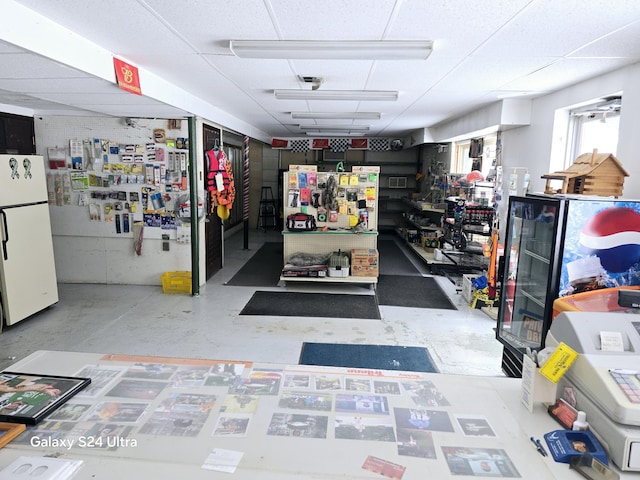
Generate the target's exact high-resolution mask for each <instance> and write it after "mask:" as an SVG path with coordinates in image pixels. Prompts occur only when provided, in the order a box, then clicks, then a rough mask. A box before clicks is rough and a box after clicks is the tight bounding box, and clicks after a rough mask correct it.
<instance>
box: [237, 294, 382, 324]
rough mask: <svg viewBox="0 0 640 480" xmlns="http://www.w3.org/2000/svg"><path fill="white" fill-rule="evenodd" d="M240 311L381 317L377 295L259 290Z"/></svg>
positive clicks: (289, 315)
mask: <svg viewBox="0 0 640 480" xmlns="http://www.w3.org/2000/svg"><path fill="white" fill-rule="evenodd" d="M240 315H271V316H275V317H328V318H367V319H380V310H378V303H377V301H376V297H375V296H374V295H342V294H336V293H298V292H265V291H260V290H258V291H257V292H255V293H254V294H253V296H252V297H251V299H250V300H249V302H248V303H247V304H246V305H245V306H244V308H243V309H242V311H241V312H240Z"/></svg>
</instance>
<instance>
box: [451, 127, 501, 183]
mask: <svg viewBox="0 0 640 480" xmlns="http://www.w3.org/2000/svg"><path fill="white" fill-rule="evenodd" d="M496 145H497V136H496V135H489V136H486V137H484V138H483V149H482V161H481V165H480V168H479V169H478V168H474V167H477V166H478V165H477V162H476V165H474V160H475V159H473V158H470V157H469V151H470V150H471V139H469V140H464V141H462V142H456V144H455V147H456V153H455V158H454V161H453V167H452V169H451V171H452V172H454V173H469V172H471V171H472V170H476V169H477V170H480V171H481V172H482V175H483V176H484V177H485V178H486V177H487V175H488V174H489V172H490V170H491V167H492V166H494V163H495V161H496Z"/></svg>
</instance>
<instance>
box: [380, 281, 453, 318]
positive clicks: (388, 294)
mask: <svg viewBox="0 0 640 480" xmlns="http://www.w3.org/2000/svg"><path fill="white" fill-rule="evenodd" d="M376 295H377V296H378V304H380V305H390V306H396V307H409V308H412V307H413V308H441V309H448V310H457V308H456V306H455V305H454V304H453V303H451V300H449V297H448V296H447V294H446V293H445V292H444V291H443V290H442V288H440V285H438V282H437V281H436V279H435V278H432V277H418V276H410V275H380V277H379V278H378V286H377V288H376Z"/></svg>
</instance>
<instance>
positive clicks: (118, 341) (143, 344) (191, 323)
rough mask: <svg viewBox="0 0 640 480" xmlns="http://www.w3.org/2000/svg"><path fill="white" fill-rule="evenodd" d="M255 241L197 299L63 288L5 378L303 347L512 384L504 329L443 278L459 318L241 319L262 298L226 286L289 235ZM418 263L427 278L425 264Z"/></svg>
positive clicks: (8, 350) (291, 360) (438, 314)
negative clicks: (379, 349) (38, 357)
mask: <svg viewBox="0 0 640 480" xmlns="http://www.w3.org/2000/svg"><path fill="white" fill-rule="evenodd" d="M250 237H251V238H250V242H249V249H244V248H243V234H242V232H240V233H239V234H236V235H233V236H232V237H230V238H228V239H227V240H226V241H225V248H226V253H225V265H224V268H223V269H222V270H221V271H219V272H218V273H217V274H216V275H214V276H213V277H212V278H211V279H210V280H209V281H208V282H207V284H206V285H205V286H203V287H202V288H201V291H200V295H199V296H197V297H192V296H190V295H167V294H163V293H162V288H161V287H159V286H131V285H90V284H61V285H59V295H60V301H59V302H58V304H56V305H55V306H53V307H51V308H49V309H47V310H45V311H43V312H41V313H39V314H37V315H34V316H33V317H31V318H29V319H27V320H25V321H22V322H20V323H18V324H17V325H14V326H12V327H8V328H7V327H5V329H4V331H3V332H2V333H1V334H0V369H6V368H7V367H8V366H9V365H11V364H12V363H14V362H15V361H17V360H19V359H21V358H23V357H25V356H27V355H29V354H30V353H32V352H34V351H36V350H66V351H76V352H98V353H120V354H131V355H158V356H177V357H190V358H210V359H221V360H248V361H256V362H269V363H283V364H297V363H298V359H299V356H300V349H301V347H302V343H303V342H327V343H362V344H382V345H403V346H419V347H426V348H428V349H429V352H430V353H431V357H432V359H433V360H434V362H435V363H436V365H437V367H438V369H439V370H440V372H442V373H452V374H467V375H489V376H503V373H502V371H501V368H500V362H501V356H502V345H501V344H500V343H499V342H498V341H497V340H496V339H495V333H494V330H493V328H494V327H495V321H494V320H492V319H491V318H490V317H489V316H487V315H486V314H485V313H483V312H481V311H480V310H472V309H470V308H468V306H467V305H466V303H465V302H464V301H463V299H462V297H461V295H460V294H459V293H457V292H456V286H455V285H454V284H453V283H452V282H451V281H450V280H449V279H447V278H445V277H436V278H437V280H438V282H439V283H440V286H441V287H442V288H443V290H444V291H445V292H446V293H447V295H449V297H450V299H451V300H452V302H453V303H454V304H455V305H456V306H457V307H458V310H457V311H452V310H435V309H418V308H401V307H390V306H380V313H381V317H382V319H381V320H359V319H355V320H354V319H328V318H314V317H280V318H278V317H266V316H240V315H239V313H240V311H241V310H242V308H243V307H244V305H245V304H246V303H247V301H249V299H250V298H251V296H252V294H253V292H254V291H255V290H256V289H255V288H253V287H234V286H227V285H225V282H226V281H228V280H230V279H231V278H232V277H233V275H234V274H235V273H236V272H237V271H238V270H239V269H240V268H241V267H242V265H243V264H244V263H245V262H246V261H247V260H248V259H249V258H250V257H251V256H252V255H253V254H254V253H255V252H256V251H257V249H258V248H259V247H260V246H261V245H262V243H264V242H265V241H279V240H281V235H280V234H279V233H277V232H266V233H264V232H262V231H261V230H255V231H251V232H250ZM389 238H396V237H394V236H389ZM397 241H398V243H399V244H401V242H400V240H399V239H398V240H397ZM402 247H403V248H404V246H402ZM408 256H409V258H411V259H412V261H413V262H414V264H415V265H416V267H418V268H419V269H420V270H421V271H422V272H423V274H425V275H426V270H425V269H424V266H423V265H422V264H421V262H420V261H418V260H415V257H414V256H413V255H412V254H411V253H408ZM260 289H261V290H270V289H266V288H262V287H261V288H260ZM281 289H287V290H295V291H312V292H318V291H325V292H329V293H350V294H362V295H371V294H373V291H372V290H370V289H369V288H365V287H361V286H356V285H338V286H334V287H332V286H327V285H319V284H313V283H289V284H288V285H286V286H278V287H273V288H271V290H281ZM42 373H46V372H42Z"/></svg>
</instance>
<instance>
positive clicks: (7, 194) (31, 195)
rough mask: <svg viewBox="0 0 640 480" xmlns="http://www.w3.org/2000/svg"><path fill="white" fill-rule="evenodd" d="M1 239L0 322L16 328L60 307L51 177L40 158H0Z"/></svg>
mask: <svg viewBox="0 0 640 480" xmlns="http://www.w3.org/2000/svg"><path fill="white" fill-rule="evenodd" d="M0 239H1V240H2V244H1V246H0V289H1V293H2V295H1V300H2V303H1V305H0V310H1V313H2V315H1V317H2V319H3V320H4V324H5V325H13V324H15V323H17V322H19V321H20V320H24V319H25V318H27V317H29V316H31V315H33V314H34V313H37V312H39V311H41V310H43V309H45V308H47V307H49V306H51V305H53V304H55V303H57V302H58V284H57V279H56V268H55V261H54V257H53V240H52V236H51V222H50V219H49V204H48V195H47V178H46V172H45V168H44V159H43V157H41V156H39V155H0ZM1 329H2V322H0V330H1Z"/></svg>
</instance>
